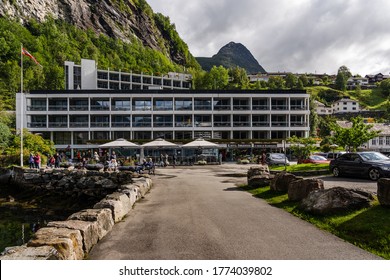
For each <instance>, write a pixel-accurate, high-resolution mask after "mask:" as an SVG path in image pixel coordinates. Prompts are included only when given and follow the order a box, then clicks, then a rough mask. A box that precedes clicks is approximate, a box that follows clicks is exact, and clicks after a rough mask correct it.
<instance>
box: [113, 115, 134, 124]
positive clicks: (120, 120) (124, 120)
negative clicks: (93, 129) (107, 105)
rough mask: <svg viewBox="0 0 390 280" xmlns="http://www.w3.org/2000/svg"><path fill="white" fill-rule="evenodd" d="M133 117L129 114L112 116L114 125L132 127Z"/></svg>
mask: <svg viewBox="0 0 390 280" xmlns="http://www.w3.org/2000/svg"><path fill="white" fill-rule="evenodd" d="M130 121H131V118H130V116H129V115H113V116H111V126H112V127H130Z"/></svg>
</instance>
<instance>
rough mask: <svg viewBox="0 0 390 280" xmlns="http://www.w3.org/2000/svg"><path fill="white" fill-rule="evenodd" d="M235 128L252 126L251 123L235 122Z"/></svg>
mask: <svg viewBox="0 0 390 280" xmlns="http://www.w3.org/2000/svg"><path fill="white" fill-rule="evenodd" d="M233 126H234V127H242V126H245V127H247V126H250V122H233Z"/></svg>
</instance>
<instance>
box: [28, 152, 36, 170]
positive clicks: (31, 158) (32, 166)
mask: <svg viewBox="0 0 390 280" xmlns="http://www.w3.org/2000/svg"><path fill="white" fill-rule="evenodd" d="M28 164H29V166H30V168H31V169H32V168H34V167H35V164H34V155H33V153H30V157H29V158H28Z"/></svg>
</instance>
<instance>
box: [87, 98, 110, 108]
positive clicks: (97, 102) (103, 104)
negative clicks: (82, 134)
mask: <svg viewBox="0 0 390 280" xmlns="http://www.w3.org/2000/svg"><path fill="white" fill-rule="evenodd" d="M109 110H110V101H109V100H108V99H95V98H94V99H91V111H109Z"/></svg>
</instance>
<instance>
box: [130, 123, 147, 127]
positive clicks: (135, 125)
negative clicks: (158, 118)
mask: <svg viewBox="0 0 390 280" xmlns="http://www.w3.org/2000/svg"><path fill="white" fill-rule="evenodd" d="M151 126H152V123H151V122H135V123H134V122H133V127H151Z"/></svg>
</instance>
